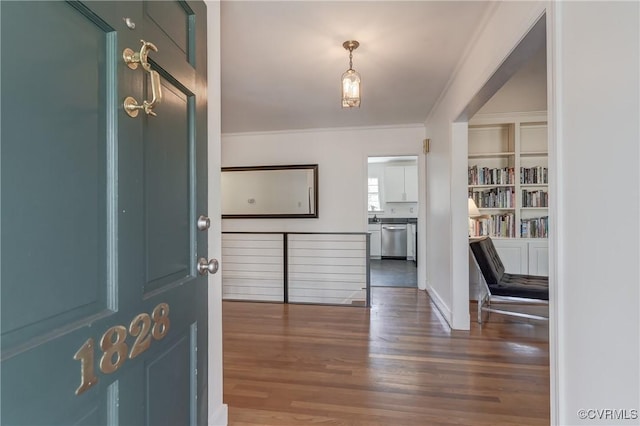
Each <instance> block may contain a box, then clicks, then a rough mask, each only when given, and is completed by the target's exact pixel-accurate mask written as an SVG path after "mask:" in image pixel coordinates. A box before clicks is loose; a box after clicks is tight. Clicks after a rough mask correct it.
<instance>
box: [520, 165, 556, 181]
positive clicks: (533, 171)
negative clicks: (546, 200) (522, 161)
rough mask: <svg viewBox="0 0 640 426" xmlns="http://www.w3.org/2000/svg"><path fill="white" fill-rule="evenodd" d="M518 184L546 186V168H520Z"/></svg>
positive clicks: (547, 175) (547, 179) (547, 178)
mask: <svg viewBox="0 0 640 426" xmlns="http://www.w3.org/2000/svg"><path fill="white" fill-rule="evenodd" d="M520 183H521V184H523V185H526V184H546V183H549V173H548V169H547V168H546V167H542V166H537V167H520Z"/></svg>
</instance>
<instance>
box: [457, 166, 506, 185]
mask: <svg viewBox="0 0 640 426" xmlns="http://www.w3.org/2000/svg"><path fill="white" fill-rule="evenodd" d="M468 182H469V185H513V184H515V171H514V168H513V167H503V168H501V169H490V168H488V167H478V166H477V165H474V166H471V167H469V169H468Z"/></svg>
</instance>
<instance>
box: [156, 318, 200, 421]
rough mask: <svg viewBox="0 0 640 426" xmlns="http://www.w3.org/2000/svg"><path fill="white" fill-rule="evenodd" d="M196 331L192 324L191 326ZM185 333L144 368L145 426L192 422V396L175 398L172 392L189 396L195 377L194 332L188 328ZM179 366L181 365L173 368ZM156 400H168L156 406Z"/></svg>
mask: <svg viewBox="0 0 640 426" xmlns="http://www.w3.org/2000/svg"><path fill="white" fill-rule="evenodd" d="M193 330H195V326H194V327H193ZM187 331H188V333H187V334H186V335H183V336H181V338H180V339H179V340H178V341H177V342H175V343H174V344H173V345H171V346H170V347H169V348H167V350H166V351H164V352H162V353H161V354H160V355H159V356H158V357H157V358H155V359H153V360H151V361H150V362H149V364H148V366H147V369H146V384H147V392H146V394H147V411H148V414H147V425H149V426H162V425H167V426H173V425H188V424H192V423H191V421H190V419H191V418H192V415H193V414H194V409H195V406H194V405H192V404H190V402H191V401H193V400H194V398H175V395H192V394H193V393H194V389H193V384H194V380H195V377H194V375H193V372H194V371H195V353H194V352H193V351H192V350H191V349H192V348H194V347H195V345H194V344H195V342H193V341H192V339H193V338H195V334H194V333H193V332H192V328H189V329H188V330H187ZM176 366H180V367H182V368H176ZM155 401H170V403H169V404H167V403H165V404H163V405H160V406H158V405H156V404H155Z"/></svg>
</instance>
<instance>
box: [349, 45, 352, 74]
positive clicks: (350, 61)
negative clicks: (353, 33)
mask: <svg viewBox="0 0 640 426" xmlns="http://www.w3.org/2000/svg"><path fill="white" fill-rule="evenodd" d="M349 69H350V70H352V69H353V48H350V49H349Z"/></svg>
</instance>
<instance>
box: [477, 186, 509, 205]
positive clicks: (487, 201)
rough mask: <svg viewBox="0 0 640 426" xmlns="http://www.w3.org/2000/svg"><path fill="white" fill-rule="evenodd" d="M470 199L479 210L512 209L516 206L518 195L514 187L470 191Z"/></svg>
mask: <svg viewBox="0 0 640 426" xmlns="http://www.w3.org/2000/svg"><path fill="white" fill-rule="evenodd" d="M469 198H472V199H473V201H475V203H476V206H478V208H479V209H512V208H514V207H515V205H516V193H515V190H514V188H512V187H503V188H490V189H470V190H469Z"/></svg>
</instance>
